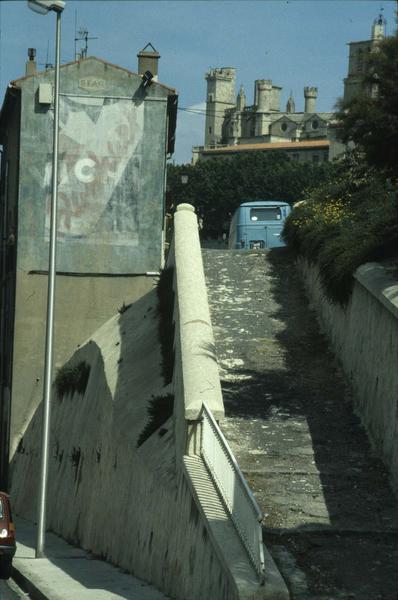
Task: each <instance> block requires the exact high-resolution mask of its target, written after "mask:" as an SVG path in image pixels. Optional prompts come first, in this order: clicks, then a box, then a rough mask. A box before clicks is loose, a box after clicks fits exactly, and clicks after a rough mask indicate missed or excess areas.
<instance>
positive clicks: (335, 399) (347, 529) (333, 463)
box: [203, 249, 398, 600]
mask: <svg viewBox="0 0 398 600" xmlns="http://www.w3.org/2000/svg"><path fill="white" fill-rule="evenodd" d="M203 258H204V263H205V274H206V280H207V284H208V294H209V304H210V310H211V317H212V322H213V328H214V336H215V341H216V347H217V354H218V359H219V364H220V368H221V379H222V387H223V394H224V402H225V412H226V418H225V420H224V421H223V422H222V428H223V431H224V433H225V434H226V437H227V439H228V441H229V443H230V445H231V447H232V450H233V452H234V453H235V455H236V457H237V459H238V462H239V464H240V466H241V467H242V470H243V472H244V474H245V476H246V478H247V479H248V481H249V484H250V485H251V487H252V489H253V491H254V493H255V496H256V499H257V501H258V502H259V504H260V507H261V508H262V510H263V512H264V539H265V542H266V544H267V546H268V548H269V549H270V550H271V553H272V555H273V557H274V559H275V561H276V562H277V564H278V566H279V568H280V570H281V572H282V574H283V576H284V577H285V580H286V581H287V583H288V586H289V588H290V591H291V597H292V599H293V600H295V599H299V600H307V599H311V600H326V599H338V600H343V599H348V598H350V599H355V598H358V599H359V598H360V599H361V600H397V598H398V502H397V499H396V498H395V497H394V495H393V493H392V491H391V488H390V485H389V478H388V473H387V471H386V469H385V468H384V466H383V464H382V462H381V461H380V460H379V458H378V457H376V456H375V455H374V453H373V452H372V449H371V447H370V445H369V442H368V439H367V436H366V433H365V431H364V429H363V428H362V426H361V424H360V421H359V419H358V418H357V416H356V415H355V412H354V410H353V406H352V401H351V394H350V387H349V383H348V382H347V380H346V379H345V377H344V375H343V373H342V371H341V369H340V367H339V364H338V362H337V360H336V358H335V357H334V355H333V354H332V353H331V352H330V350H329V347H328V343H327V340H326V339H325V337H324V336H323V335H322V334H321V333H320V331H319V328H318V324H317V320H316V316H315V313H314V312H313V311H311V310H310V308H309V306H308V302H307V300H306V297H305V295H304V291H303V288H302V285H301V282H300V279H299V276H298V273H297V271H296V268H295V265H294V261H293V259H292V257H291V256H289V253H288V251H287V250H286V249H275V250H273V251H269V252H264V251H262V252H261V251H259V252H239V251H228V250H224V251H220V250H203Z"/></svg>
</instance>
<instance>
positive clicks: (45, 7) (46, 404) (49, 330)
mask: <svg viewBox="0 0 398 600" xmlns="http://www.w3.org/2000/svg"><path fill="white" fill-rule="evenodd" d="M28 6H29V8H31V9H32V10H34V11H35V12H38V13H40V14H47V13H48V12H49V11H50V10H53V11H54V12H55V13H56V16H57V21H56V36H55V75H54V127H53V154H52V193H51V221H50V246H49V258H48V289H47V320H46V347H45V359H44V385H43V421H42V447H41V469H40V483H39V485H40V487H39V500H38V513H37V540H36V558H42V557H43V556H44V543H45V517H46V495H47V479H48V457H49V437H50V407H51V383H52V371H53V346H54V304H55V278H56V249H57V200H58V125H59V65H60V44H61V13H62V11H63V9H64V7H65V2H63V1H61V0H50V1H47V0H31V1H30V2H28Z"/></svg>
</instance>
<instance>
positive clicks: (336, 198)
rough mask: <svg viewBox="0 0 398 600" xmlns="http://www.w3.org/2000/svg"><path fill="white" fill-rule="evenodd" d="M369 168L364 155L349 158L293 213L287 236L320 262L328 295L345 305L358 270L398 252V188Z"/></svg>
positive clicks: (297, 248)
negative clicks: (336, 173) (331, 178)
mask: <svg viewBox="0 0 398 600" xmlns="http://www.w3.org/2000/svg"><path fill="white" fill-rule="evenodd" d="M364 164H365V163H364V161H363V160H362V155H361V153H360V152H358V151H356V152H354V153H352V154H351V155H349V156H348V157H347V159H345V160H344V161H342V162H341V164H340V165H339V166H338V167H337V169H338V171H339V172H338V175H337V176H336V178H335V179H334V180H331V181H330V182H328V183H327V184H325V185H323V186H320V187H319V188H317V189H315V190H313V191H312V192H310V193H309V195H308V200H307V201H306V202H305V203H303V204H301V205H300V206H297V207H296V208H294V209H293V211H292V213H291V214H290V216H289V217H288V219H287V222H286V225H285V228H284V232H283V237H284V239H285V240H286V241H287V243H288V245H289V246H290V247H291V248H292V249H293V250H294V251H295V252H296V253H298V254H301V255H303V256H305V257H306V258H307V259H308V260H309V261H311V262H315V263H317V264H318V266H319V269H320V277H321V281H322V284H323V287H324V289H325V290H326V292H327V294H328V296H329V297H330V299H331V300H333V301H335V302H339V303H340V304H343V305H344V304H345V303H346V302H347V301H348V299H349V297H350V293H351V290H352V285H353V277H352V276H353V273H354V271H355V270H356V269H357V267H359V266H360V265H361V264H363V263H364V262H368V261H372V260H380V259H382V258H387V257H390V256H392V255H393V254H394V253H397V249H398V194H397V191H398V190H397V185H396V184H394V183H392V182H391V181H389V180H386V179H385V178H384V177H383V175H382V174H381V173H378V172H377V171H374V170H371V169H369V168H368V167H366V166H364Z"/></svg>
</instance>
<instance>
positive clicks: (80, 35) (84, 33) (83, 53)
mask: <svg viewBox="0 0 398 600" xmlns="http://www.w3.org/2000/svg"><path fill="white" fill-rule="evenodd" d="M88 40H98V38H97V37H90V36H89V35H88V29H84V28H80V29H79V31H78V32H77V33H76V31H75V58H76V57H77V53H76V42H80V41H84V47H83V48H81V50H80V52H79V53H78V54H79V57H80V58H87V51H88Z"/></svg>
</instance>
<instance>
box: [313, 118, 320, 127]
mask: <svg viewBox="0 0 398 600" xmlns="http://www.w3.org/2000/svg"><path fill="white" fill-rule="evenodd" d="M311 127H312V129H318V127H319V121H317V120H316V119H314V120H313V121H312V123H311Z"/></svg>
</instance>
